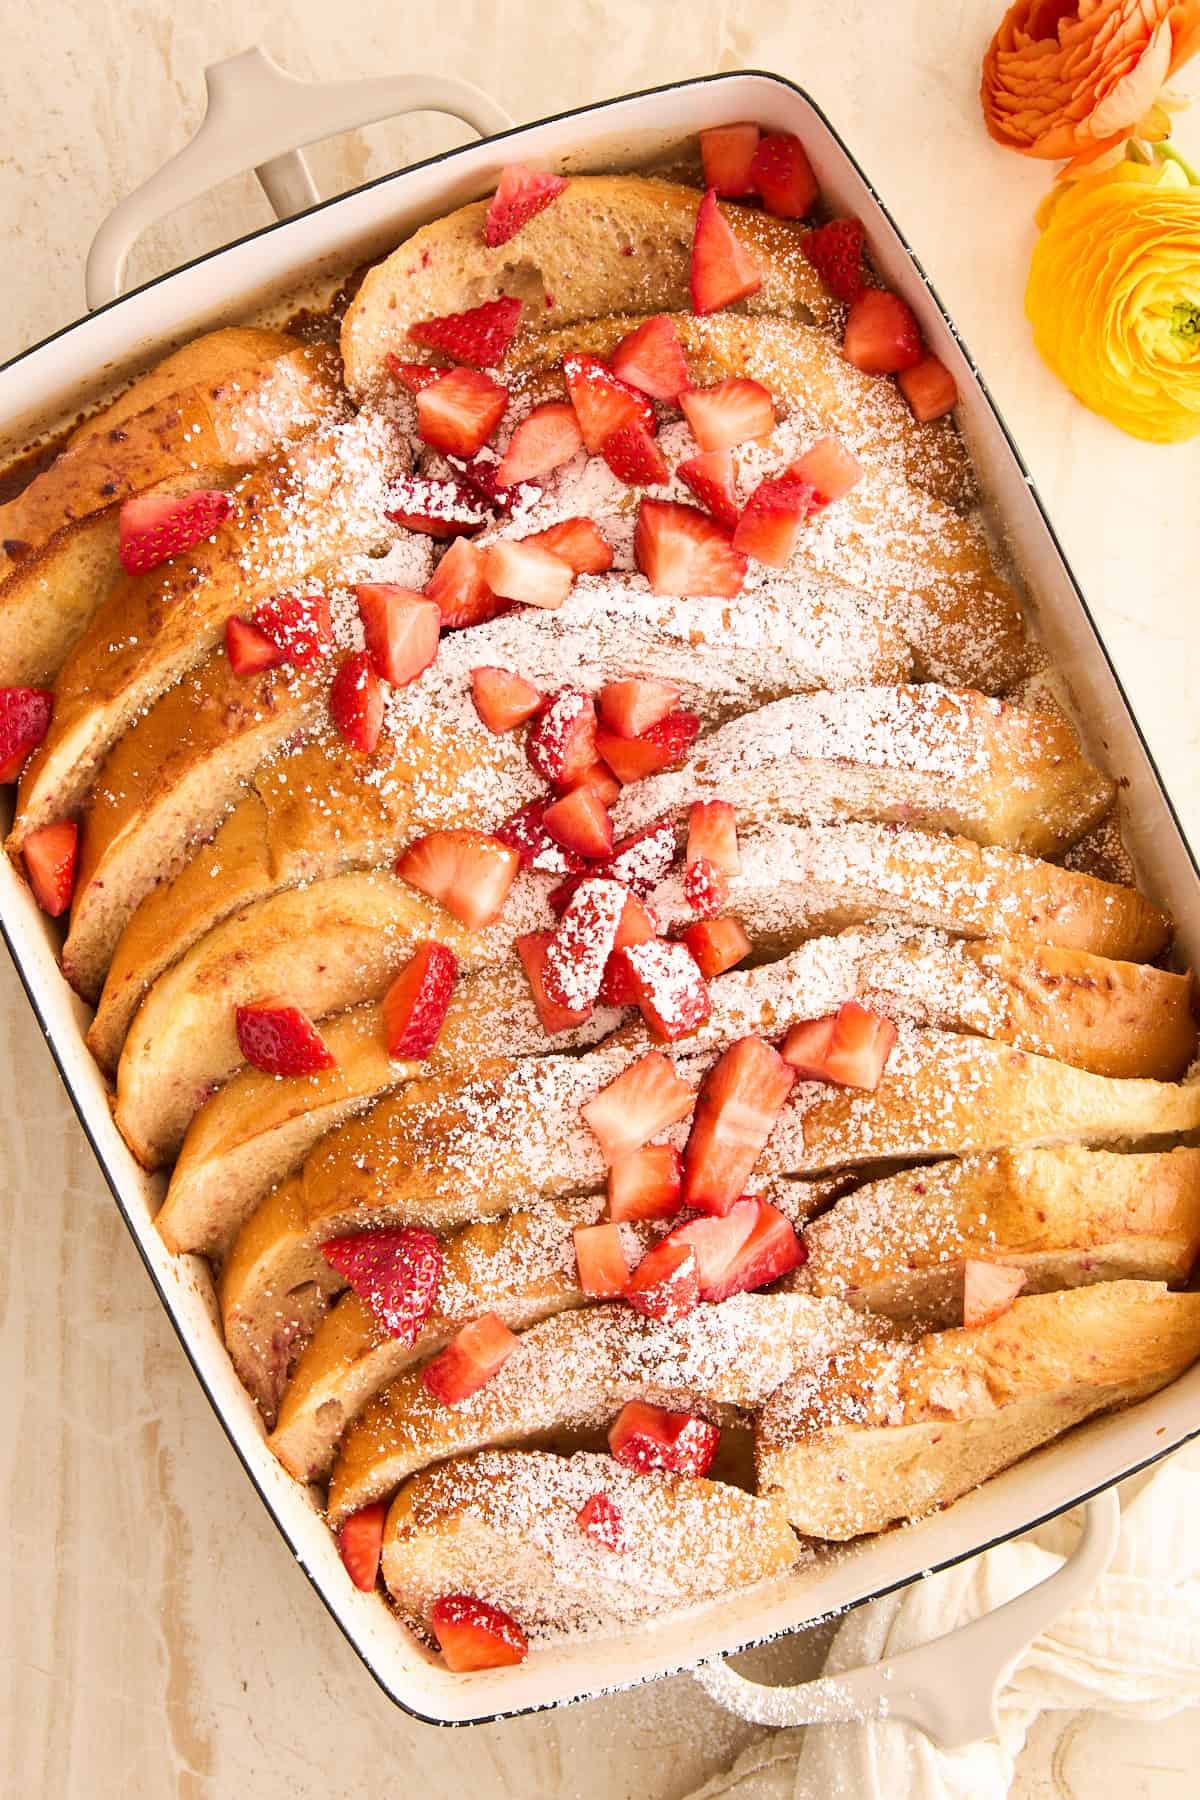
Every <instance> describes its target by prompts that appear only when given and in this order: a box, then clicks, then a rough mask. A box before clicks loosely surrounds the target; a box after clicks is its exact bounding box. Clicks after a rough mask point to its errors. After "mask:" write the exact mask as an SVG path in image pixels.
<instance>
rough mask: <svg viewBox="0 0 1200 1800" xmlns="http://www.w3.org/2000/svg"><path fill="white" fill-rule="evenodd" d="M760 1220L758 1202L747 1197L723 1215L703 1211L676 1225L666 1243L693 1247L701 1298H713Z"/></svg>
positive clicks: (666, 1238) (664, 1240) (668, 1235)
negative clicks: (698, 1215)
mask: <svg viewBox="0 0 1200 1800" xmlns="http://www.w3.org/2000/svg"><path fill="white" fill-rule="evenodd" d="M757 1223H758V1202H757V1201H756V1200H752V1199H749V1198H747V1199H745V1200H738V1201H736V1202H735V1203H734V1205H733V1206H731V1207H730V1209H729V1211H728V1212H727V1213H725V1214H723V1215H722V1216H721V1217H717V1216H716V1215H714V1214H701V1215H700V1217H698V1218H695V1219H688V1220H686V1221H685V1222H684V1223H683V1224H682V1225H676V1227H675V1229H674V1230H673V1231H671V1232H668V1234H667V1236H666V1237H665V1238H664V1239H663V1242H664V1243H665V1244H684V1245H688V1246H690V1247H691V1250H692V1252H693V1254H694V1256H695V1258H696V1274H697V1277H698V1285H699V1297H700V1299H701V1300H711V1299H712V1297H713V1293H714V1290H715V1289H716V1288H717V1287H719V1286H720V1285H721V1284H722V1283H723V1282H724V1280H725V1277H726V1275H727V1273H728V1271H729V1269H730V1268H731V1267H732V1266H733V1263H734V1260H735V1258H736V1257H737V1255H738V1253H739V1251H740V1250H741V1249H742V1246H743V1245H744V1244H745V1242H746V1240H747V1238H748V1237H749V1236H750V1234H751V1232H752V1231H753V1230H754V1227H755V1226H756V1225H757ZM732 1291H733V1290H732V1289H731V1290H730V1292H732Z"/></svg>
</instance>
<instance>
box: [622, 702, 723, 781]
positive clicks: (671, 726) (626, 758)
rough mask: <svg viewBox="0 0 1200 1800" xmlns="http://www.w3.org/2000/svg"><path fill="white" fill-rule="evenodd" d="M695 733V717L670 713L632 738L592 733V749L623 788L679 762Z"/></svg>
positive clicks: (690, 745)
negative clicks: (593, 738)
mask: <svg viewBox="0 0 1200 1800" xmlns="http://www.w3.org/2000/svg"><path fill="white" fill-rule="evenodd" d="M699 731H700V720H699V719H698V717H697V716H696V714H695V713H690V712H674V713H670V714H668V716H667V717H666V718H665V719H660V720H659V722H658V724H657V725H651V727H650V729H649V731H644V732H643V733H642V735H641V736H640V737H636V738H625V737H618V736H617V734H616V732H615V731H605V730H604V729H603V728H601V729H600V730H599V731H597V733H596V748H597V750H598V751H599V752H600V754H601V756H602V757H603V758H604V760H605V762H606V763H607V764H608V766H609V768H610V769H611V770H612V772H613V774H614V775H615V776H616V778H617V780H618V781H620V782H623V783H625V784H626V785H627V784H628V783H629V782H631V781H641V780H642V779H643V778H644V777H645V776H647V775H656V774H657V773H658V771H659V770H660V769H669V768H671V767H672V765H673V764H675V763H678V762H682V761H683V759H684V757H685V756H686V755H687V753H688V751H689V750H690V749H691V747H692V745H693V743H694V742H695V741H696V738H697V736H698V735H699Z"/></svg>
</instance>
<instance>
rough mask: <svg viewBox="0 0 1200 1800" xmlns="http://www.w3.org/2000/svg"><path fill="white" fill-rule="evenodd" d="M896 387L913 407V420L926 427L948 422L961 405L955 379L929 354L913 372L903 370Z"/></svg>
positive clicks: (911, 370)
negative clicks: (937, 421)
mask: <svg viewBox="0 0 1200 1800" xmlns="http://www.w3.org/2000/svg"><path fill="white" fill-rule="evenodd" d="M896 385H897V386H898V388H899V389H900V392H901V393H902V394H903V395H904V398H905V399H906V400H907V401H908V404H909V405H910V406H911V407H912V411H913V417H914V418H915V419H919V420H920V422H921V423H922V424H923V425H928V424H929V423H930V421H931V420H933V419H941V418H944V417H945V415H946V414H947V413H948V412H949V411H950V410H951V409H952V408H953V407H955V406H957V405H958V388H957V387H956V386H955V382H954V377H953V375H952V374H951V373H950V371H949V369H948V368H947V367H946V365H945V363H944V362H939V361H938V359H937V357H936V356H930V355H928V354H926V355H925V356H923V357H922V358H921V360H920V362H918V363H914V364H913V366H912V368H911V369H901V371H900V373H899V375H897V377H896Z"/></svg>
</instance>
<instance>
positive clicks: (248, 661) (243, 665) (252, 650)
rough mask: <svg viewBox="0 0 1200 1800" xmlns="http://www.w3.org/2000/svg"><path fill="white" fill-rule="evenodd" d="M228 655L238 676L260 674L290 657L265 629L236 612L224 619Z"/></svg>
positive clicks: (231, 665)
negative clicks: (260, 628)
mask: <svg viewBox="0 0 1200 1800" xmlns="http://www.w3.org/2000/svg"><path fill="white" fill-rule="evenodd" d="M225 654H226V656H227V657H228V658H229V666H230V668H231V669H232V670H233V672H234V674H235V675H258V674H261V672H262V671H263V670H264V669H277V668H278V667H279V665H280V663H282V662H285V661H286V660H287V653H286V652H285V651H283V650H281V649H280V647H279V645H278V644H276V643H273V642H272V640H271V639H270V638H269V637H268V636H267V634H266V632H265V631H260V630H259V628H258V626H257V625H255V624H254V623H253V622H252V621H251V620H250V619H239V618H238V616H237V614H236V613H235V614H233V616H232V617H231V618H228V619H226V621H225Z"/></svg>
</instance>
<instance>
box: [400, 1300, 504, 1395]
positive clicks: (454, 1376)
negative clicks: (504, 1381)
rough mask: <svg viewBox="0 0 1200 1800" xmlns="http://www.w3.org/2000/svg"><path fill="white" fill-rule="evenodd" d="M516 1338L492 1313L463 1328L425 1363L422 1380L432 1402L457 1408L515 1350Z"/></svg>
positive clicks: (495, 1371) (498, 1369) (486, 1380)
mask: <svg viewBox="0 0 1200 1800" xmlns="http://www.w3.org/2000/svg"><path fill="white" fill-rule="evenodd" d="M519 1342H520V1339H519V1338H517V1337H516V1336H515V1335H514V1334H513V1333H512V1332H511V1331H510V1330H509V1329H508V1326H507V1325H506V1324H505V1323H504V1321H503V1319H501V1318H499V1317H498V1316H497V1315H496V1314H495V1313H494V1312H487V1313H484V1314H483V1316H482V1317H481V1318H478V1319H472V1321H471V1323H470V1324H469V1325H464V1326H463V1328H462V1330H461V1331H460V1332H459V1333H458V1335H457V1337H453V1338H451V1340H450V1342H449V1343H448V1344H447V1345H446V1348H445V1349H444V1350H442V1351H440V1352H439V1354H438V1355H437V1356H435V1357H434V1359H433V1361H432V1362H428V1363H426V1364H425V1367H424V1368H423V1369H422V1371H421V1381H422V1383H423V1384H424V1386H425V1387H427V1388H428V1389H429V1392H430V1393H431V1394H432V1395H433V1397H434V1399H435V1400H440V1401H441V1402H442V1404H443V1405H444V1406H457V1405H458V1403H459V1401H460V1400H467V1399H469V1398H470V1396H471V1395H472V1394H477V1393H478V1392H479V1390H480V1388H481V1387H486V1385H487V1383H488V1382H489V1381H490V1380H491V1379H492V1377H493V1375H496V1374H498V1373H499V1371H500V1370H501V1369H502V1368H503V1366H504V1364H505V1363H506V1362H507V1361H508V1359H509V1357H510V1356H511V1355H512V1353H513V1351H514V1350H515V1349H516V1347H517V1345H518V1343H519Z"/></svg>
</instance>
